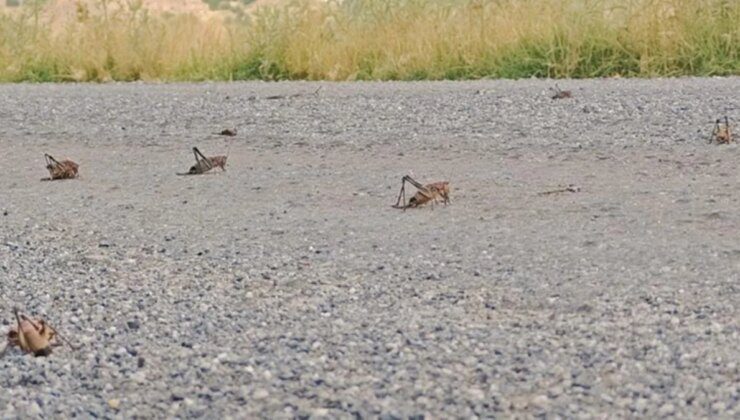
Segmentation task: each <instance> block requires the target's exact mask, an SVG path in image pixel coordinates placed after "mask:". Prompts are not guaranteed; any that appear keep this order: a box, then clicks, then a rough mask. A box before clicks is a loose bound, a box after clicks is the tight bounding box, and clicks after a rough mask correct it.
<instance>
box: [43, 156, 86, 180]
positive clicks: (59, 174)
mask: <svg viewBox="0 0 740 420" xmlns="http://www.w3.org/2000/svg"><path fill="white" fill-rule="evenodd" d="M44 159H45V160H46V169H47V170H48V171H49V178H41V180H42V181H53V180H55V179H72V178H77V171H78V169H79V167H80V165H78V164H76V163H74V162H72V161H71V160H69V159H67V160H63V161H61V162H59V161H58V160H56V159H54V157H53V156H51V155H50V154H48V153H44Z"/></svg>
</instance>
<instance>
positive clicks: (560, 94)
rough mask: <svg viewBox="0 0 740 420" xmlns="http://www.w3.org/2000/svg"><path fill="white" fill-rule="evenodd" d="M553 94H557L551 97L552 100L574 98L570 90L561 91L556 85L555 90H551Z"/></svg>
mask: <svg viewBox="0 0 740 420" xmlns="http://www.w3.org/2000/svg"><path fill="white" fill-rule="evenodd" d="M550 90H552V91H553V92H555V94H554V95H552V96H551V98H552V99H566V98H572V97H573V93H572V92H571V91H569V90H560V86H558V85H557V83H556V84H555V87H554V88H550Z"/></svg>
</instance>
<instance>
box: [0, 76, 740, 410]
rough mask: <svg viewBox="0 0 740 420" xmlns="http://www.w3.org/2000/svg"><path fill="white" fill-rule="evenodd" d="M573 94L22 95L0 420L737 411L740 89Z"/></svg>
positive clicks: (0, 282) (98, 91)
mask: <svg viewBox="0 0 740 420" xmlns="http://www.w3.org/2000/svg"><path fill="white" fill-rule="evenodd" d="M558 83H559V86H560V87H561V88H563V89H570V90H572V92H573V98H572V99H563V100H552V99H550V96H551V94H552V92H551V91H550V90H549V88H550V87H551V86H554V82H553V81H547V80H526V81H479V82H462V83H461V82H420V83H337V84H334V83H307V82H295V83H261V82H257V83H231V84H227V83H207V84H138V83H135V84H106V85H86V84H83V85H76V84H65V85H55V84H48V85H28V84H21V85H4V86H0V150H2V154H1V155H0V168H1V169H2V178H0V334H3V336H4V335H5V333H6V332H7V331H8V330H9V329H10V328H11V327H12V325H13V313H12V308H13V307H14V306H17V307H19V308H21V309H22V310H23V311H25V312H27V313H32V314H37V315H41V316H43V317H45V318H46V319H47V320H48V321H49V322H50V323H51V324H52V325H54V326H56V327H57V328H58V329H59V330H60V331H61V332H62V334H63V335H64V336H65V337H67V338H68V339H70V340H71V341H73V342H74V343H76V344H77V345H79V346H80V348H79V349H78V350H73V349H71V348H70V347H67V346H62V347H59V348H56V349H55V350H54V353H53V354H52V355H51V356H50V357H48V358H33V357H30V356H24V355H22V354H21V353H20V352H19V351H18V350H17V349H9V350H8V351H7V352H6V354H5V356H4V357H3V358H2V359H0V389H2V392H0V418H13V417H16V416H23V417H25V416H44V417H48V418H52V417H55V418H60V417H70V416H74V415H76V416H81V417H91V416H94V417H105V418H117V417H126V418H129V417H141V418H151V417H171V416H177V417H209V418H218V417H223V416H231V417H239V418H244V417H250V418H253V417H262V418H293V417H312V418H351V417H358V418H367V417H371V418H376V417H380V418H384V419H395V418H402V419H406V418H414V419H420V418H422V417H424V418H451V417H466V418H468V417H475V416H480V417H510V416H518V417H525V418H526V417H531V416H541V415H548V417H566V418H594V417H598V418H604V417H645V418H656V417H672V416H675V417H682V418H702V417H705V418H737V417H738V416H740V365H739V364H740V350H739V348H740V283H739V281H740V167H739V166H740V165H739V163H740V157H739V156H740V149H739V148H738V146H737V145H735V144H733V145H726V146H725V145H714V144H708V143H707V140H708V138H709V135H710V132H711V128H712V123H713V121H714V119H715V118H717V117H719V116H724V115H728V116H729V117H730V119H731V120H734V121H735V122H736V124H737V127H738V128H737V129H736V131H737V132H738V134H740V94H738V92H740V78H723V79H674V80H664V79H657V80H619V79H614V80H583V81H569V80H564V81H559V82H558ZM319 88H320V89H319ZM317 89H318V91H317ZM230 127H236V128H237V129H238V135H237V136H236V137H223V136H218V135H213V134H211V133H213V132H215V131H220V130H221V129H224V128H230ZM196 145H197V146H199V147H200V149H201V150H203V152H205V153H206V154H211V155H214V154H223V153H228V154H229V160H228V166H227V171H226V172H221V171H220V170H216V171H214V173H213V174H207V175H202V176H190V177H188V176H185V177H180V176H176V175H175V173H176V172H182V171H186V170H187V169H188V168H189V167H190V166H191V165H192V164H193V162H194V161H193V156H192V153H191V151H190V148H191V147H192V146H196ZM45 152H48V153H50V154H52V155H54V156H55V157H57V158H65V157H69V158H72V159H73V160H75V161H77V162H78V163H79V164H80V174H81V176H80V178H79V179H77V180H71V181H55V182H41V181H40V178H42V177H44V176H47V175H48V174H47V173H46V170H45V168H44V159H43V153H45ZM409 173H411V174H413V176H414V178H416V179H417V180H419V181H421V182H433V181H440V180H449V181H450V183H451V185H452V194H451V200H452V202H451V204H450V205H448V206H443V205H436V206H434V208H431V207H430V206H428V207H424V208H419V209H413V210H408V211H405V212H403V211H400V210H396V209H393V208H391V204H393V203H394V202H395V200H396V196H397V194H398V190H399V188H400V186H401V177H402V176H403V175H406V174H409ZM570 184H573V185H575V186H576V187H577V188H578V190H577V192H568V191H565V192H553V193H551V194H540V193H544V192H551V191H555V190H559V189H563V188H564V187H565V186H568V185H570ZM410 188H411V190H410V191H413V187H410ZM3 340H4V338H3ZM0 347H2V346H0Z"/></svg>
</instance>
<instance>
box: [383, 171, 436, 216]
mask: <svg viewBox="0 0 740 420" xmlns="http://www.w3.org/2000/svg"><path fill="white" fill-rule="evenodd" d="M406 182H408V183H410V184H411V185H413V186H414V187H416V189H417V190H418V191H417V192H416V194H414V196H413V197H411V198H410V199H409V202H408V203H406ZM437 199H442V203H444V204H445V205H447V204H448V203H449V202H450V183H449V182H448V181H442V182H433V183H431V184H427V185H421V184H420V183H418V182H416V181H414V179H413V178H411V177H410V176H408V175H406V176H404V177H403V178H401V191H400V192H399V193H398V200H396V204H395V205H393V206H392V207H393V208H397V209H403V210H406V209H408V208H414V207H419V206H423V205H424V204H426V203H428V202H430V201H431V202H432V208H434V203H436V202H437ZM401 203H403V204H401Z"/></svg>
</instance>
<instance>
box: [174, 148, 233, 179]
mask: <svg viewBox="0 0 740 420" xmlns="http://www.w3.org/2000/svg"><path fill="white" fill-rule="evenodd" d="M193 154H194V155H195V165H193V166H191V167H190V170H188V171H187V172H179V173H178V175H200V174H204V173H206V172H208V171H210V170H211V169H213V168H216V167H219V168H221V170H222V171H225V170H226V159H227V158H228V156H224V155H222V156H211V157H205V156H203V153H201V152H200V150H198V148H197V147H193Z"/></svg>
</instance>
